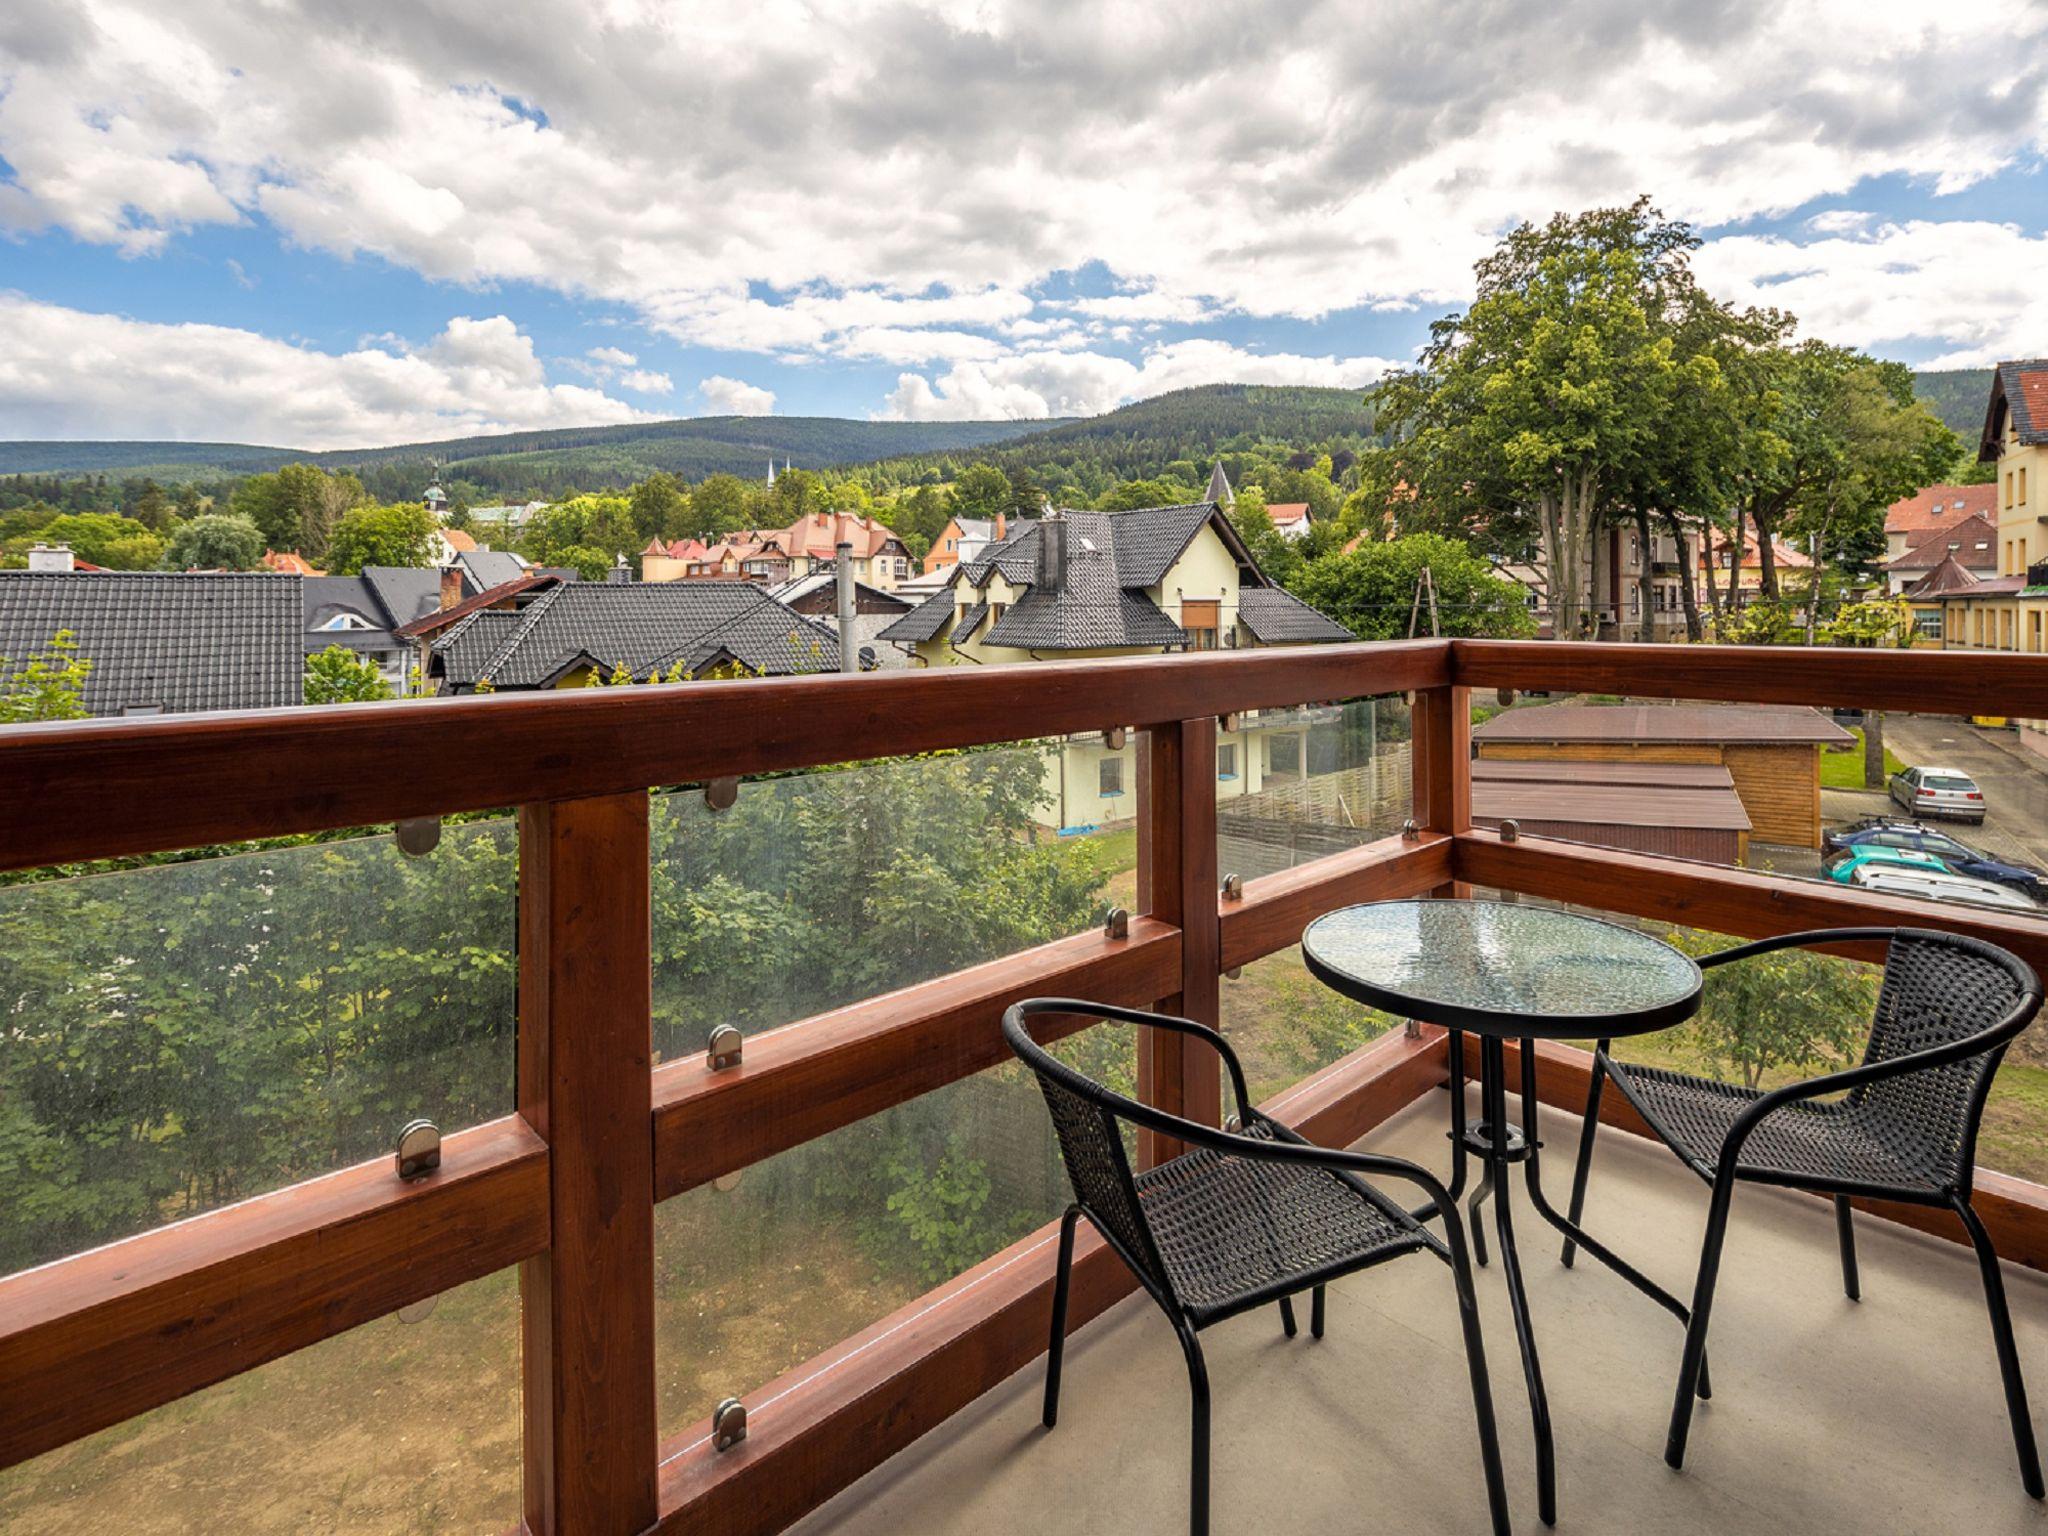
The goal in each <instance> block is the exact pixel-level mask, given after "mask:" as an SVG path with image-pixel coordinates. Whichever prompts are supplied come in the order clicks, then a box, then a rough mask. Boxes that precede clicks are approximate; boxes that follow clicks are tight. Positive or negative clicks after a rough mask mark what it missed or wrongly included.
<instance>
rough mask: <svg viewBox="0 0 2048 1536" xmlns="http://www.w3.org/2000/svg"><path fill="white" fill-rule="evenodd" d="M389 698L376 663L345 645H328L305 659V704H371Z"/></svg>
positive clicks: (389, 690)
mask: <svg viewBox="0 0 2048 1536" xmlns="http://www.w3.org/2000/svg"><path fill="white" fill-rule="evenodd" d="M390 697H392V692H391V684H389V683H388V682H386V681H385V680H384V676H383V674H382V673H380V672H379V671H378V670H377V663H376V662H374V661H372V660H371V659H370V658H369V657H367V656H358V655H356V653H355V652H354V651H352V650H350V649H349V648H348V647H347V646H345V645H330V646H329V647H327V649H326V650H324V651H319V652H316V653H315V654H313V655H311V656H308V657H307V658H306V702H307V703H308V704H371V703H375V702H377V701H378V700H380V699H388V698H390Z"/></svg>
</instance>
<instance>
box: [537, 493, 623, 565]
mask: <svg viewBox="0 0 2048 1536" xmlns="http://www.w3.org/2000/svg"><path fill="white" fill-rule="evenodd" d="M639 549H640V540H639V532H638V529H637V527H636V526H635V522H634V516H633V507H632V503H631V502H629V501H628V500H627V499H626V498H625V497H624V496H572V497H570V498H569V499H568V500H567V501H558V502H556V503H555V504H554V505H553V506H551V507H547V508H545V509H543V510H542V511H540V512H537V513H535V514H534V517H533V520H532V521H531V522H529V523H528V524H527V525H526V531H525V532H524V533H522V534H520V536H519V552H520V553H521V554H523V555H525V556H526V558H527V559H529V560H531V561H532V562H533V563H534V564H535V565H578V564H579V560H578V559H576V558H572V557H571V555H570V553H569V552H570V551H571V550H575V551H579V552H580V551H585V550H595V551H597V552H598V554H599V555H601V556H602V557H603V558H602V565H601V566H600V568H599V570H598V573H597V574H598V575H600V576H601V575H603V574H604V571H605V570H606V569H609V568H610V566H611V563H612V560H613V559H614V558H615V557H617V556H619V555H626V556H631V555H634V554H637V553H638V552H639Z"/></svg>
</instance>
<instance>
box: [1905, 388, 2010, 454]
mask: <svg viewBox="0 0 2048 1536" xmlns="http://www.w3.org/2000/svg"><path fill="white" fill-rule="evenodd" d="M1913 394H1914V396H1915V397H1916V398H1917V399H1918V400H1919V401H1920V403H1921V404H1922V405H1924V406H1926V407H1927V409H1929V410H1930V411H1932V412H1934V414H1935V415H1937V416H1939V417H1940V418H1941V419H1942V420H1943V421H1945V422H1947V423H1948V425H1949V430H1950V431H1952V432H1954V433H1955V434H1956V435H1957V436H1958V437H1960V438H1961V439H1962V440H1963V442H1964V443H1965V444H1966V445H1968V446H1970V447H1972V448H1974V447H1975V446H1976V442H1977V434H1978V433H1979V432H1982V431H1983V430H1984V406H1985V403H1986V402H1987V401H1988V400H1990V398H1991V370H1990V369H1989V368H1947V369H1942V370H1939V371H1937V372H1933V373H1916V374H1914V375H1913Z"/></svg>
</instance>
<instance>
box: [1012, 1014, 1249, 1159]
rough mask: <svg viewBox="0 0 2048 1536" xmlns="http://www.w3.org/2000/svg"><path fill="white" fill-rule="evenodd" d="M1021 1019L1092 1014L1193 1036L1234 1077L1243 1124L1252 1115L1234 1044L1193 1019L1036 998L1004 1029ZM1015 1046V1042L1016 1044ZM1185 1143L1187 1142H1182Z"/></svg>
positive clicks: (1240, 1117)
mask: <svg viewBox="0 0 2048 1536" xmlns="http://www.w3.org/2000/svg"><path fill="white" fill-rule="evenodd" d="M1012 1013H1015V1014H1017V1015H1018V1017H1019V1019H1020V1020H1021V1019H1026V1018H1035V1017H1037V1016H1038V1015H1039V1014H1041V1013H1068V1014H1090V1015H1093V1016H1094V1017H1096V1018H1100V1019H1115V1020H1117V1021H1118V1022H1120V1023H1124V1024H1143V1025H1145V1026H1146V1027H1147V1028H1150V1029H1170V1030H1172V1031H1174V1032H1175V1033H1176V1034H1182V1035H1193V1036H1194V1037H1195V1038H1196V1039H1198V1040H1203V1041H1206V1042H1207V1043H1208V1044H1210V1045H1213V1046H1214V1047H1216V1050H1217V1053H1218V1054H1219V1055H1221V1056H1222V1058H1223V1066H1224V1070H1226V1071H1227V1072H1229V1074H1230V1090H1231V1092H1232V1093H1233V1094H1234V1095H1235V1096H1236V1098H1237V1114H1238V1118H1239V1119H1240V1120H1243V1119H1246V1118H1248V1117H1249V1116H1250V1115H1251V1114H1252V1113H1253V1111H1252V1096H1251V1090H1250V1089H1249V1088H1247V1087H1246V1086H1245V1076H1244V1065H1243V1063H1241V1062H1240V1061H1239V1060H1238V1059H1237V1052H1236V1051H1235V1050H1233V1049H1232V1048H1231V1045H1230V1042H1229V1041H1228V1040H1226V1039H1224V1038H1223V1036H1222V1035H1221V1034H1219V1033H1218V1032H1217V1031H1215V1030H1213V1029H1211V1028H1210V1027H1209V1026H1208V1025H1206V1024H1200V1023H1197V1022H1196V1021H1195V1020H1193V1019H1183V1018H1181V1017H1180V1016H1179V1015H1177V1014H1171V1013H1152V1012H1150V1011H1148V1010H1147V1009H1143V1008H1124V1007H1120V1006H1119V1005H1117V1004H1115V1003H1090V1002H1083V1001H1081V1000H1079V999H1077V998H1071V997H1034V998H1028V999H1026V1000H1025V1001H1024V1002H1021V1003H1018V1004H1016V1005H1014V1006H1013V1007H1011V1008H1010V1009H1008V1010H1006V1011H1005V1012H1004V1014H1003V1029H1004V1032H1005V1033H1006V1034H1007V1033H1008V1032H1009V1028H1010V1015H1011V1014H1012ZM1012 1043H1013V1044H1014V1043H1015V1042H1014V1041H1013V1042H1012ZM1182 1139H1183V1140H1185V1139H1186V1138H1182Z"/></svg>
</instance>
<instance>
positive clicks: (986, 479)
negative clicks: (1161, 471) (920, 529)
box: [940, 464, 1143, 527]
mask: <svg viewBox="0 0 2048 1536" xmlns="http://www.w3.org/2000/svg"><path fill="white" fill-rule="evenodd" d="M1014 499H1015V498H1014V496H1013V494H1012V491H1011V486H1010V477H1009V476H1008V475H1006V474H1004V473H1003V472H1002V471H1001V470H1000V469H997V468H996V467H995V466H994V465H991V464H970V465H969V466H968V467H967V468H966V469H964V470H962V471H961V472H960V477H959V478H958V479H957V480H955V481H954V482H953V506H952V514H953V516H955V517H969V518H978V519H980V520H982V521H984V522H993V521H994V520H995V517H996V514H997V513H999V512H1000V513H1008V512H1009V511H1010V510H1011V507H1012V505H1013V503H1014ZM1139 505H1143V503H1139ZM940 526H941V527H943V526H945V525H944V524H943V523H942V524H940Z"/></svg>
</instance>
